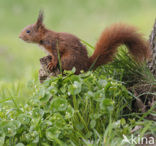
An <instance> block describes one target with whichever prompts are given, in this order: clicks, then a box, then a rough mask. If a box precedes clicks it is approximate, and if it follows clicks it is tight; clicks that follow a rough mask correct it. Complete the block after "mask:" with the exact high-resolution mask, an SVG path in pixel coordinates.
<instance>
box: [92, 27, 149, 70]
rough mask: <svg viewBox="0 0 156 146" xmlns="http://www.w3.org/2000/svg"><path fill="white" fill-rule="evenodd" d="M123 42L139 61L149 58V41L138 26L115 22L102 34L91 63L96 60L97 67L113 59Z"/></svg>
mask: <svg viewBox="0 0 156 146" xmlns="http://www.w3.org/2000/svg"><path fill="white" fill-rule="evenodd" d="M122 44H124V45H126V46H127V47H128V49H129V52H130V54H132V56H133V57H134V59H135V60H137V61H139V62H141V61H144V60H146V59H148V57H149V56H150V54H151V50H150V48H149V43H148V42H147V41H146V40H145V39H144V38H143V37H142V35H141V34H140V33H138V32H137V29H136V28H134V27H132V26H129V25H125V24H114V25H111V26H110V27H108V28H106V29H105V30H104V32H103V33H102V34H101V37H100V38H99V40H98V42H97V44H96V47H95V51H94V53H93V55H92V56H91V57H90V64H93V63H94V62H95V64H94V68H96V67H98V66H99V65H102V64H106V63H108V62H110V61H112V60H113V57H114V55H115V53H116V51H117V48H118V47H119V46H120V45H122Z"/></svg>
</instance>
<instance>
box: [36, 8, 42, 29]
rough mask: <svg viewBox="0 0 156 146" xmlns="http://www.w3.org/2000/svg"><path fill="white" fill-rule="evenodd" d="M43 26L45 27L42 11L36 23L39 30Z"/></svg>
mask: <svg viewBox="0 0 156 146" xmlns="http://www.w3.org/2000/svg"><path fill="white" fill-rule="evenodd" d="M41 26H43V11H41V10H40V12H39V16H38V19H37V22H36V27H37V29H38V28H40V27H41Z"/></svg>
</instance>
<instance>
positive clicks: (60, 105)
mask: <svg viewBox="0 0 156 146" xmlns="http://www.w3.org/2000/svg"><path fill="white" fill-rule="evenodd" d="M51 109H52V110H53V111H54V112H56V111H65V110H66V109H67V100H66V99H64V98H54V99H53V100H52V102H51Z"/></svg>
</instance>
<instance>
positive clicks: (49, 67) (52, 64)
mask: <svg viewBox="0 0 156 146" xmlns="http://www.w3.org/2000/svg"><path fill="white" fill-rule="evenodd" d="M56 66H57V63H53V62H50V63H48V66H47V68H48V70H50V71H52V70H53V69H55V68H56Z"/></svg>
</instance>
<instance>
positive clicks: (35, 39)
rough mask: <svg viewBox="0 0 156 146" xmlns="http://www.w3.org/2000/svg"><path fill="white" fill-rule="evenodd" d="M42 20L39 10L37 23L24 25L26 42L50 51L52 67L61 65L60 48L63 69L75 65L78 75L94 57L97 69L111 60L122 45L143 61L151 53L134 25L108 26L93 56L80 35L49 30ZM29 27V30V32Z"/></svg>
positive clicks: (23, 36)
mask: <svg viewBox="0 0 156 146" xmlns="http://www.w3.org/2000/svg"><path fill="white" fill-rule="evenodd" d="M42 22H43V14H42V13H40V15H39V17H38V20H37V22H36V23H35V24H33V25H29V26H27V27H26V28H24V30H23V31H22V32H21V34H20V38H21V39H23V40H24V41H27V42H32V43H37V44H39V45H41V46H43V47H44V48H45V50H46V51H48V53H49V54H50V55H51V56H52V61H51V63H50V64H49V65H48V67H49V68H50V69H53V68H55V67H56V66H57V64H58V54H57V52H58V51H59V53H60V57H61V65H62V69H63V70H71V69H72V68H73V67H75V68H76V74H79V73H80V71H81V70H84V71H87V70H88V69H89V67H90V66H91V65H92V64H93V63H94V62H95V60H96V63H95V65H94V69H95V68H97V67H98V66H99V65H102V64H106V63H108V62H110V61H112V59H113V56H114V55H115V53H116V51H117V48H118V47H119V46H120V45H121V44H125V45H126V46H127V47H128V48H129V51H130V53H131V54H132V55H133V56H134V58H135V59H136V60H137V61H143V60H145V59H148V57H149V56H150V49H149V46H148V42H147V41H145V40H144V39H143V37H142V35H141V34H140V33H138V32H137V31H136V29H135V28H134V27H131V26H128V25H124V24H115V25H112V26H111V27H108V28H106V29H105V31H104V32H103V33H102V35H101V37H100V39H99V40H98V42H97V44H96V48H95V51H94V53H93V55H92V56H91V57H88V54H87V50H86V47H85V46H84V45H83V44H82V43H81V41H80V39H79V38H77V37H76V36H74V35H72V34H69V33H62V32H59V33H58V32H54V31H51V30H48V29H46V28H45V26H44V25H43V23H42ZM28 30H29V31H30V33H27V31H28Z"/></svg>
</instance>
